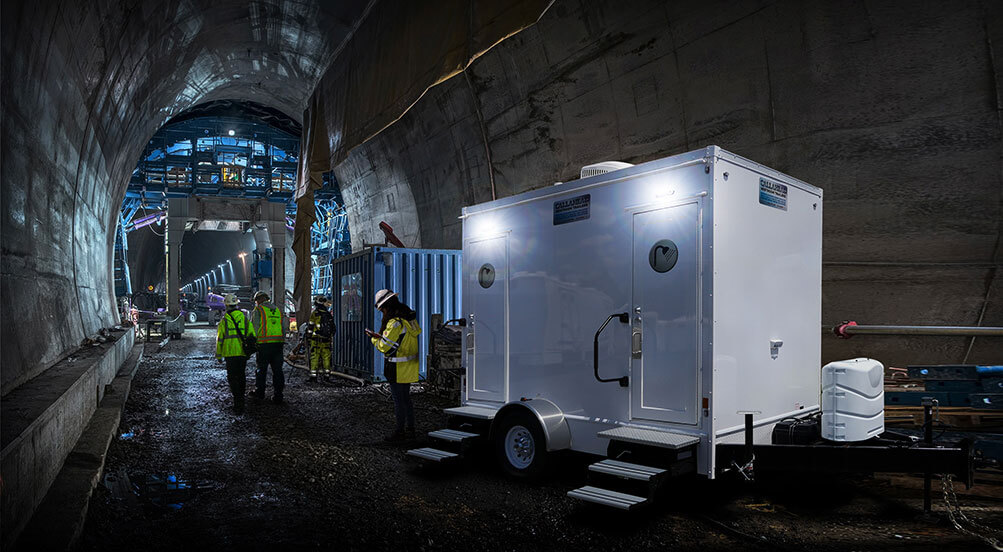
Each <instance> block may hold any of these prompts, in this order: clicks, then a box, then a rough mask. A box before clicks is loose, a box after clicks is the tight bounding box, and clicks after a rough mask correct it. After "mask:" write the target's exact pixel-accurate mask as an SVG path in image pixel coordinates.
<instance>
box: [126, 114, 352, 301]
mask: <svg viewBox="0 0 1003 552" xmlns="http://www.w3.org/2000/svg"><path fill="white" fill-rule="evenodd" d="M298 161H299V137H298V136H294V135H292V134H289V133H287V132H284V131H282V130H279V129H276V128H274V127H271V126H269V125H267V124H263V123H257V122H253V121H248V120H245V119H239V118H232V117H196V118H192V119H187V120H184V121H181V122H178V123H174V124H170V125H167V126H165V127H163V128H161V129H160V131H158V132H157V133H156V134H155V135H154V136H153V138H151V139H150V142H149V143H148V144H147V146H146V148H144V150H143V154H142V157H141V158H140V161H139V163H138V164H137V165H136V169H135V170H134V171H133V173H132V177H131V179H130V180H129V186H128V188H127V190H126V194H125V199H124V200H123V202H122V209H121V214H120V217H119V224H118V228H117V230H116V234H115V294H116V296H122V295H131V293H132V286H131V283H130V279H129V266H128V239H127V237H126V236H127V234H128V233H129V232H131V231H133V230H135V229H136V228H140V227H142V226H147V225H149V224H151V223H157V224H159V222H160V219H159V218H155V219H154V220H152V222H151V220H150V219H151V216H150V215H147V216H144V217H143V218H142V219H140V220H139V221H137V222H138V224H137V223H134V217H135V215H136V212H137V210H139V209H141V208H142V209H144V212H145V210H150V209H152V210H153V211H158V210H159V211H166V209H167V199H169V198H182V197H190V196H203V197H207V196H208V197H235V198H248V199H266V200H267V201H271V202H276V203H285V204H286V216H287V224H288V225H289V226H290V227H291V226H292V221H293V220H295V217H296V203H295V201H293V198H294V196H295V193H296V172H297V167H298ZM314 197H315V200H316V204H317V222H316V223H314V225H313V226H312V228H311V261H312V263H313V265H312V266H313V271H312V288H313V290H314V293H324V292H325V291H324V290H329V289H330V283H331V276H330V266H331V261H332V260H333V259H335V258H337V257H339V256H341V255H346V254H348V253H351V239H350V234H349V232H348V216H347V214H346V213H345V209H344V202H343V201H342V199H341V191H340V189H339V186H338V183H337V180H336V179H335V178H334V175H333V174H332V173H325V174H324V180H323V186H322V187H321V189H319V190H316V191H315V192H314ZM269 253H270V252H269ZM255 266H256V267H257V264H255ZM256 271H257V270H256ZM257 277H258V275H257V274H255V275H254V279H257Z"/></svg>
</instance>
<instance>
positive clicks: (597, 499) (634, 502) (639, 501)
mask: <svg viewBox="0 0 1003 552" xmlns="http://www.w3.org/2000/svg"><path fill="white" fill-rule="evenodd" d="M568 496H570V497H571V498H577V499H578V500H583V501H585V502H591V503H593V504H601V505H603V506H609V507H611V508H616V509H618V510H633V509H634V508H637V507H638V506H641V505H643V504H646V503H647V502H648V499H647V498H645V497H643V496H635V495H631V494H627V493H618V492H616V491H611V490H609V489H600V488H599V487H592V486H590V485H586V486H584V487H581V488H578V489H575V490H573V491H568Z"/></svg>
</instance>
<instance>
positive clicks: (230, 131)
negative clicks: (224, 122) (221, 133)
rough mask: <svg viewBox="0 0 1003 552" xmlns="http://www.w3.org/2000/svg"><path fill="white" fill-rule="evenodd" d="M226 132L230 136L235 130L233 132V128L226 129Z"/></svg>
mask: <svg viewBox="0 0 1003 552" xmlns="http://www.w3.org/2000/svg"><path fill="white" fill-rule="evenodd" d="M226 133H227V134H229V135H230V136H233V135H234V134H236V132H234V130H233V129H232V128H231V129H230V130H228V131H226Z"/></svg>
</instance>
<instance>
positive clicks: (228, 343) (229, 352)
mask: <svg viewBox="0 0 1003 552" xmlns="http://www.w3.org/2000/svg"><path fill="white" fill-rule="evenodd" d="M238 304H239V301H238V300H237V296H236V295H234V294H232V293H228V294H226V297H224V298H223V305H224V306H225V307H226V312H225V313H224V314H223V316H222V318H221V319H220V321H219V326H217V327H216V359H217V360H225V361H226V381H227V383H228V384H229V385H230V393H232V394H233V412H234V413H235V414H237V415H240V414H243V413H244V390H245V389H246V388H247V374H246V372H245V371H246V369H247V356H248V355H247V353H246V352H245V351H244V339H245V338H246V337H248V336H250V337H252V338H253V337H254V336H255V333H254V327H253V326H251V325H250V324H249V323H248V322H247V316H245V315H244V311H242V310H240V309H238V308H237V305H238Z"/></svg>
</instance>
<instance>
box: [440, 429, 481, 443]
mask: <svg viewBox="0 0 1003 552" xmlns="http://www.w3.org/2000/svg"><path fill="white" fill-rule="evenodd" d="M428 436H429V437H431V438H433V439H438V440H440V441H449V442H450V443H462V442H463V441H465V440H467V439H474V438H476V437H480V435H479V434H477V433H469V432H466V431H459V430H457V429H439V430H436V431H429V432H428Z"/></svg>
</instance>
